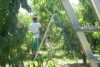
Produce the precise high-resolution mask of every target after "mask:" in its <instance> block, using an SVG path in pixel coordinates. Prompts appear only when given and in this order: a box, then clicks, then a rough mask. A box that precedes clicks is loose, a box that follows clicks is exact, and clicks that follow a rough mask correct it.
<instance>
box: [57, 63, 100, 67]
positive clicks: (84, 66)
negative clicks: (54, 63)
mask: <svg viewBox="0 0 100 67" xmlns="http://www.w3.org/2000/svg"><path fill="white" fill-rule="evenodd" d="M79 65H80V66H78V64H77V63H74V64H59V66H58V67H90V65H89V64H86V65H84V64H82V63H81V64H79ZM98 65H99V67H100V63H99V64H98Z"/></svg>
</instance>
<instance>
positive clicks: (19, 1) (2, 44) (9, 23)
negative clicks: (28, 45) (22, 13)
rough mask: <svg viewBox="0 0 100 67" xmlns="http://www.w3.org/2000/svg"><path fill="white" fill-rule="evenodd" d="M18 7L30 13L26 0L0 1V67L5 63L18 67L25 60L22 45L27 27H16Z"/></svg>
mask: <svg viewBox="0 0 100 67" xmlns="http://www.w3.org/2000/svg"><path fill="white" fill-rule="evenodd" d="M20 5H21V6H22V7H23V8H25V9H27V10H28V11H30V7H29V6H28V4H27V0H6V1H5V0H0V57H1V58H0V65H1V66H5V65H6V64H7V63H8V64H9V65H12V66H13V67H19V66H20V65H21V64H22V62H23V59H24V58H25V56H26V55H25V50H24V49H22V44H23V42H24V39H25V37H26V32H27V27H26V26H24V25H23V24H22V25H19V26H18V23H19V22H18V18H17V15H18V12H19V8H20Z"/></svg>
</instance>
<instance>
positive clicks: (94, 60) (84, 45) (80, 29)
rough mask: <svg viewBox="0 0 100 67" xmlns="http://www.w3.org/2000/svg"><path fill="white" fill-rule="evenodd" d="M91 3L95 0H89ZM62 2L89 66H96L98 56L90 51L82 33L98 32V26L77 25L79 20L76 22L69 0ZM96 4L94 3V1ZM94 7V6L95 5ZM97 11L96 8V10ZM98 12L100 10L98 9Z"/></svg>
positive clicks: (98, 60) (99, 29) (62, 0)
mask: <svg viewBox="0 0 100 67" xmlns="http://www.w3.org/2000/svg"><path fill="white" fill-rule="evenodd" d="M91 1H92V3H94V2H95V1H96V0H91ZM61 2H62V5H63V7H64V9H65V11H66V13H67V15H68V17H69V19H70V21H71V22H72V25H73V27H74V30H75V32H76V34H77V36H78V38H79V40H80V42H81V44H82V48H83V50H84V52H85V55H86V57H87V59H88V61H89V63H90V66H91V67H98V64H97V63H98V62H100V58H97V57H95V56H94V55H93V53H92V51H91V48H90V44H89V43H88V40H87V38H86V36H85V34H84V32H94V31H96V32H100V27H99V28H93V27H90V28H85V27H81V26H80V25H79V22H78V19H77V17H76V15H75V12H74V10H73V8H72V6H71V4H70V2H69V0H61ZM95 4H96V3H95ZM95 8H96V7H95ZM96 9H97V8H96ZM97 11H98V10H97ZM98 12H100V10H99V11H98ZM98 16H99V18H100V13H99V15H98Z"/></svg>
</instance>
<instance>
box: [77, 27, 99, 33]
mask: <svg viewBox="0 0 100 67" xmlns="http://www.w3.org/2000/svg"><path fill="white" fill-rule="evenodd" d="M76 31H80V32H100V27H98V28H95V27H89V28H85V27H81V28H76Z"/></svg>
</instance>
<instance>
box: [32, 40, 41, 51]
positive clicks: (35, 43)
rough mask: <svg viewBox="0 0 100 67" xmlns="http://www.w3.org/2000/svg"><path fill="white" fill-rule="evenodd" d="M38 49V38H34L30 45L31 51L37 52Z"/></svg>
mask: <svg viewBox="0 0 100 67" xmlns="http://www.w3.org/2000/svg"><path fill="white" fill-rule="evenodd" d="M38 48H39V38H34V39H33V43H32V51H37V50H38Z"/></svg>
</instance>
